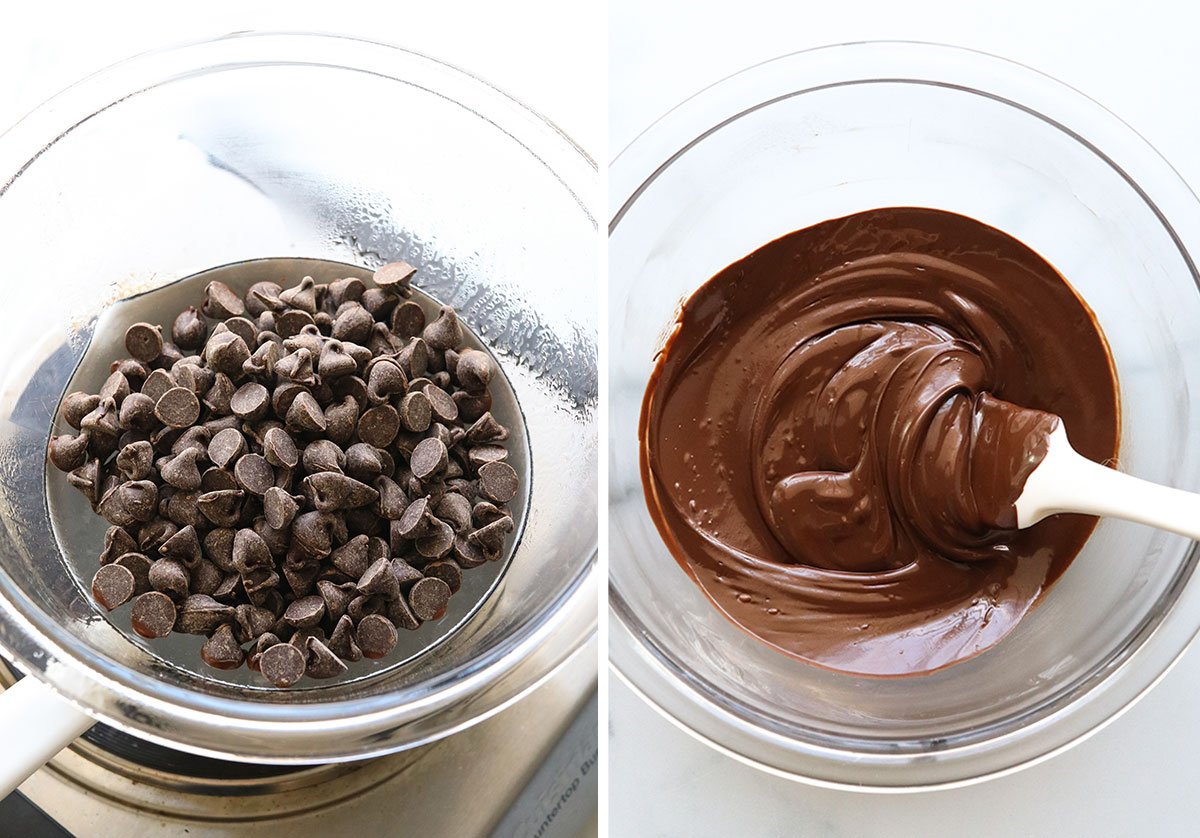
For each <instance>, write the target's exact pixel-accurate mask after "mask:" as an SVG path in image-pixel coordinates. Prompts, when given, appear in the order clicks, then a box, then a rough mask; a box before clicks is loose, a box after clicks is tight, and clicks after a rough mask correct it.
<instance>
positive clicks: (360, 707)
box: [0, 34, 601, 762]
mask: <svg viewBox="0 0 1200 838" xmlns="http://www.w3.org/2000/svg"><path fill="white" fill-rule="evenodd" d="M596 183H597V178H596V170H595V166H594V164H593V163H592V161H591V160H589V159H588V158H587V156H586V155H585V154H584V153H582V152H581V151H580V149H578V148H577V147H576V146H574V145H573V144H572V143H571V142H570V141H569V140H568V139H567V138H566V137H564V136H563V135H562V134H561V132H559V131H558V130H557V129H556V128H555V127H554V126H553V125H550V124H549V123H547V122H546V121H545V120H543V119H542V118H541V117H539V116H538V115H536V114H534V113H532V112H531V111H529V110H528V109H527V108H525V107H524V106H523V105H521V104H520V103H519V102H516V101H515V100H513V99H511V98H509V97H507V96H506V95H504V94H502V93H501V92H499V91H497V90H496V89H495V88H493V87H491V86H489V85H488V84H487V83H485V82H483V81H481V80H479V79H477V78H474V77H472V76H469V75H467V74H466V73H463V72H462V71H460V70H457V69H455V68H453V67H450V66H447V65H445V64H442V63H440V62H437V61H435V60H432V59H429V58H426V57H423V56H420V55H417V54H415V53H411V52H407V51H404V50H400V49H396V48H393V47H388V46H383V45H379V44H374V43H368V42H364V41H358V40H352V39H347V38H336V37H324V36H314V35H297V34H258V35H237V36H230V37H227V38H222V39H219V40H216V41H210V42H204V43H198V44H193V45H188V46H184V47H181V48H177V49H172V50H167V51H163V52H157V53H151V54H147V55H144V56H141V57H138V58H136V59H133V60H131V61H128V62H125V63H123V64H119V65H117V66H115V67H112V68H110V69H109V70H106V71H104V72H103V73H101V74H99V75H97V76H93V77H91V78H89V79H87V80H85V81H84V82H81V83H80V84H78V85H76V86H75V87H72V88H70V89H69V90H67V91H65V92H64V93H63V94H61V95H59V96H58V97H56V98H55V99H53V100H51V101H50V102H48V103H47V104H46V105H44V106H42V107H41V108H39V109H38V110H36V111H35V112H33V113H32V114H31V115H29V116H28V117H27V118H25V119H24V120H23V121H22V122H21V123H19V124H18V125H17V126H15V127H14V128H12V129H11V130H10V131H8V132H7V133H6V134H4V135H3V136H0V253H3V254H4V263H5V267H6V270H5V273H4V278H3V279H2V280H0V283H2V285H0V290H2V291H3V301H4V302H3V305H4V308H5V310H6V312H7V314H8V319H7V326H6V328H5V329H4V330H2V331H0V376H2V383H0V520H2V521H3V525H4V526H3V529H2V530H0V646H2V647H3V649H4V651H5V652H6V653H7V654H9V655H11V656H13V657H15V658H16V659H17V660H18V661H19V662H20V663H21V664H22V666H23V667H24V668H26V669H28V670H29V671H31V672H32V673H33V674H35V675H36V676H37V677H39V678H41V679H43V680H44V681H46V682H48V683H49V684H50V685H51V686H52V687H54V688H55V689H56V690H58V691H59V692H60V693H61V694H62V695H64V696H65V697H66V698H68V699H70V700H71V701H72V702H74V703H76V704H77V705H78V706H80V707H81V708H83V709H84V710H85V711H87V712H88V713H90V714H92V715H94V716H95V717H97V718H99V719H101V720H103V721H105V722H107V723H109V724H110V725H113V726H116V727H118V728H121V729H123V730H126V731H129V732H131V733H135V734H137V735H139V736H143V737H146V738H150V739H153V740H155V741H158V742H161V743H162V744H166V745H170V746H173V747H177V748H183V749H185V750H190V751H194V752H198V753H204V754H209V755H214V756H224V757H227V758H233V759H240V760H253V761H259V762H316V761H335V760H343V759H352V758H356V757H361V756H367V755H372V754H379V753H384V752H387V751H394V750H397V749H400V748H403V747H408V746H412V745H416V744H420V743H423V742H427V741H430V740H432V739H435V738H437V737H440V736H444V735H446V734H449V733H452V732H454V731H455V730H458V729H461V728H462V727H465V726H466V725H469V724H471V723H473V722H475V721H478V720H480V719H483V718H486V717H487V716H488V715H490V714H492V713H494V712H496V711H497V710H499V709H501V708H502V707H504V706H505V705H506V704H507V703H509V702H511V701H513V700H515V699H516V698H518V697H519V696H520V695H522V694H524V693H525V692H527V691H528V690H529V689H532V688H533V687H534V686H535V685H537V684H538V683H540V682H541V681H542V680H543V679H544V678H546V677H548V675H549V674H550V673H552V672H553V671H554V670H555V668H556V667H558V666H559V665H561V664H562V663H563V662H564V661H565V660H567V659H568V658H569V657H570V656H571V655H572V654H574V653H576V652H577V651H578V650H579V649H580V648H581V647H582V646H583V644H584V643H585V642H586V641H587V639H588V638H589V637H590V636H592V635H593V634H594V632H595V625H596V601H597V597H596V593H597V592H596V590H595V585H594V583H593V581H592V580H593V579H594V575H593V574H594V567H595V559H596V535H597V532H596V500H597V495H596V466H597V448H598V446H597V435H596V405H597V394H598V376H597V370H596V325H595V324H596V297H595V291H594V289H595V280H596V265H597V264H598V262H597V256H598V248H599V246H600V244H601V241H600V237H599V234H598V231H597V224H596V220H595V217H594V214H593V212H592V211H591V210H590V206H591V205H592V203H593V202H594V198H595V194H594V193H595V189H596ZM264 258H276V259H278V258H310V259H311V258H315V259H323V260H330V261H334V262H341V263H350V264H352V265H356V266H359V267H361V268H366V269H367V270H368V272H369V270H370V269H371V268H372V267H374V266H378V265H379V264H381V263H383V262H385V261H391V260H393V259H405V260H407V261H409V262H411V263H412V264H414V265H418V266H420V272H419V274H418V277H417V284H418V285H419V287H420V288H421V289H422V290H424V291H426V292H428V293H430V294H432V295H433V296H434V297H436V298H438V299H440V300H441V301H443V302H446V303H449V304H451V305H454V306H455V307H456V308H457V309H458V310H459V312H460V315H461V316H462V317H464V318H465V320H466V322H467V323H468V324H469V325H470V327H471V328H472V329H473V330H474V332H475V333H476V334H477V335H479V336H480V337H481V338H482V340H483V341H484V342H485V343H486V345H487V346H488V348H490V349H491V351H492V352H494V353H495V354H496V356H497V357H498V358H499V360H500V363H501V365H502V367H503V370H504V372H505V374H506V376H507V378H508V380H509V382H510V383H511V385H512V387H513V390H514V392H515V395H516V398H517V401H518V403H519V406H520V410H521V413H522V415H523V417H524V420H525V427H526V431H527V434H528V447H529V455H530V458H529V463H528V468H529V473H530V474H531V475H532V477H531V484H530V485H531V496H530V498H529V506H528V514H527V518H526V524H525V528H524V531H523V533H522V535H521V542H520V545H519V547H518V548H517V551H516V554H515V556H514V558H513V560H512V563H511V566H510V567H509V568H508V569H507V571H506V572H505V573H504V575H503V576H502V577H501V579H500V581H499V584H498V588H497V589H496V590H495V591H494V592H493V593H492V594H491V595H490V596H489V597H488V598H487V599H486V600H485V601H484V603H483V606H482V607H481V608H480V609H479V610H478V611H477V612H475V613H474V614H473V615H469V616H467V617H466V619H465V622H464V624H463V625H461V627H459V628H458V629H457V630H456V631H455V632H454V633H453V634H451V635H450V636H449V637H448V638H447V639H445V640H444V641H442V642H441V643H440V645H438V646H437V647H436V648H435V649H434V650H433V651H432V652H429V653H426V654H423V655H420V656H419V657H417V658H416V659H415V660H413V661H411V662H408V663H406V664H405V665H403V666H398V667H397V666H393V667H391V668H387V669H383V670H382V671H379V672H376V673H374V674H372V675H370V677H366V678H358V679H355V680H353V681H347V682H340V683H333V684H324V685H322V684H319V683H315V682H310V683H311V686H309V687H308V688H303V689H293V690H289V691H284V692H280V691H269V690H263V689H261V686H255V685H252V684H238V683H235V682H234V679H226V680H222V679H220V678H219V677H215V676H214V673H212V672H208V673H207V674H202V673H199V672H193V671H191V670H189V669H186V668H182V667H179V666H176V665H173V664H172V663H171V662H169V661H167V660H165V659H163V658H162V657H160V656H159V655H158V654H156V651H155V646H154V645H153V644H150V645H139V644H137V643H134V642H131V641H130V640H129V639H128V638H127V637H126V636H125V635H123V634H121V633H119V632H118V631H116V629H114V628H113V627H112V624H110V623H109V622H108V621H107V619H106V618H105V617H104V616H102V615H101V614H99V613H98V611H97V609H96V607H95V606H94V605H93V604H92V602H91V598H90V596H89V595H88V594H87V593H86V592H85V590H84V589H83V587H82V586H81V583H80V580H79V579H77V577H76V576H75V575H73V574H72V573H71V572H70V570H69V568H68V567H67V565H66V564H65V563H64V558H63V556H64V549H63V547H62V546H61V545H60V544H59V543H58V542H57V541H56V539H55V532H54V530H53V529H52V528H51V524H50V518H49V511H48V507H47V503H46V497H45V493H44V487H45V476H46V475H45V471H46V464H45V457H44V452H45V447H46V442H47V437H48V434H49V432H50V429H51V420H52V417H53V415H54V412H55V410H56V407H57V402H58V399H59V397H60V396H61V394H62V391H63V388H64V387H65V386H66V383H67V381H68V379H69V378H70V376H71V374H72V372H73V371H74V369H75V364H76V362H77V360H78V358H79V356H80V354H81V353H82V352H83V350H84V348H85V345H86V343H87V340H88V337H89V335H90V333H91V329H92V326H93V324H94V322H95V319H96V318H97V316H98V315H100V314H101V313H103V312H104V311H106V310H107V309H108V308H109V306H111V304H112V303H114V302H116V301H118V300H120V299H123V298H126V297H129V296H131V295H133V294H135V293H138V292H142V291H146V290H151V289H156V288H160V287H162V286H165V285H167V284H169V283H172V282H174V281H176V280H178V279H180V278H182V277H187V276H190V275H192V274H195V273H197V272H199V271H202V270H207V269H210V268H214V267H217V266H221V265H226V264H229V263H233V262H241V261H244V260H254V259H264ZM259 264H262V263H259ZM53 478H61V475H57V474H55V475H53ZM92 523H93V525H94V526H95V527H97V528H99V529H101V530H102V528H103V522H102V521H100V520H99V519H93V521H92ZM72 529H73V528H72ZM117 620H118V621H119V620H120V617H119V616H118V618H117ZM199 669H200V667H197V670H199Z"/></svg>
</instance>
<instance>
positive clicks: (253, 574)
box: [241, 566, 300, 602]
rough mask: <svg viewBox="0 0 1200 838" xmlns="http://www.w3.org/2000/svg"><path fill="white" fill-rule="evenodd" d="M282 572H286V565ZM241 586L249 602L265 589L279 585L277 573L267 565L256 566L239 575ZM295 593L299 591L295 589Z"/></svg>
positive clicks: (264, 591)
mask: <svg viewBox="0 0 1200 838" xmlns="http://www.w3.org/2000/svg"><path fill="white" fill-rule="evenodd" d="M284 573H285V575H286V573H287V567H286V566H285V567H284ZM241 580H242V588H243V590H245V592H246V596H247V597H248V598H249V599H250V601H251V602H254V601H255V597H257V596H258V595H259V594H263V593H266V592H267V591H272V590H275V589H276V588H278V587H279V574H278V573H276V572H275V571H274V570H272V569H271V568H269V567H256V568H254V569H253V570H250V571H247V572H246V573H245V574H243V575H242V577H241ZM297 593H300V592H299V591H297Z"/></svg>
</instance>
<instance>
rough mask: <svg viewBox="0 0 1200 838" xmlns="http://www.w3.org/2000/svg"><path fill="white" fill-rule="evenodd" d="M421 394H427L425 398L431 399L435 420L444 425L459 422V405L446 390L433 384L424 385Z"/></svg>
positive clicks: (430, 403) (430, 404)
mask: <svg viewBox="0 0 1200 838" xmlns="http://www.w3.org/2000/svg"><path fill="white" fill-rule="evenodd" d="M421 392H422V393H424V394H425V398H427V399H429V406H430V409H431V411H432V413H433V418H434V419H436V420H437V421H438V422H444V423H449V422H455V421H457V420H458V405H457V404H456V403H455V401H454V399H452V398H450V395H449V394H448V393H447V392H446V391H445V390H443V389H442V388H441V387H438V386H437V385H436V384H432V383H431V384H426V385H424V386H423V387H422V388H421Z"/></svg>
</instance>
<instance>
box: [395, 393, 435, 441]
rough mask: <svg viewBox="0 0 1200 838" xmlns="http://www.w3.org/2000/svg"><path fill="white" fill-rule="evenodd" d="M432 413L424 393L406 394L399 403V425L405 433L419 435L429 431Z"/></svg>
mask: <svg viewBox="0 0 1200 838" xmlns="http://www.w3.org/2000/svg"><path fill="white" fill-rule="evenodd" d="M432 420H433V411H432V408H431V407H430V404H429V397H428V396H426V395H425V394H424V393H408V394H407V395H406V396H405V397H404V398H403V399H402V400H401V401H400V424H401V425H402V426H403V427H404V429H405V430H407V431H413V432H415V433H421V432H423V431H427V430H429V425H430V424H431V422H432Z"/></svg>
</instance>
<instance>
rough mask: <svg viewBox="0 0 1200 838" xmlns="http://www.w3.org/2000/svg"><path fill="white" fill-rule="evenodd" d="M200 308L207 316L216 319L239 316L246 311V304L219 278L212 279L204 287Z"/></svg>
mask: <svg viewBox="0 0 1200 838" xmlns="http://www.w3.org/2000/svg"><path fill="white" fill-rule="evenodd" d="M201 308H202V309H203V310H204V313H205V314H206V315H207V316H209V317H212V318H213V319H216V320H225V319H226V318H229V317H241V316H242V315H243V314H245V313H246V305H245V303H243V302H242V298H241V297H239V296H238V295H237V292H235V291H234V290H233V289H232V288H230V287H229V286H228V285H226V284H225V283H224V282H220V281H219V280H213V281H212V282H210V283H208V286H207V287H206V288H205V289H204V303H203V305H202V306H201Z"/></svg>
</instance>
